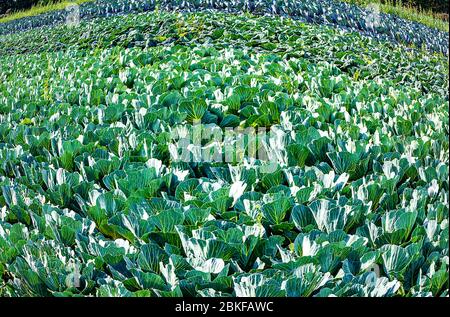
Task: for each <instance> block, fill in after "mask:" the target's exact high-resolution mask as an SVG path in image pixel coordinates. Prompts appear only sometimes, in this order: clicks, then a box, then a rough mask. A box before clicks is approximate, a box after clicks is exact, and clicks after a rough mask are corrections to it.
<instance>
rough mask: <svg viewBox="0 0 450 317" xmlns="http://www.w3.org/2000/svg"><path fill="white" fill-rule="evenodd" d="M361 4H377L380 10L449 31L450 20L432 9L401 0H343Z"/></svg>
mask: <svg viewBox="0 0 450 317" xmlns="http://www.w3.org/2000/svg"><path fill="white" fill-rule="evenodd" d="M341 1H345V2H348V3H352V4H357V5H360V6H369V5H371V4H372V5H373V4H376V5H378V6H379V8H380V11H381V12H383V13H388V14H392V15H396V16H398V17H400V18H402V19H405V20H410V21H414V22H419V23H422V24H424V25H426V26H429V27H433V28H436V29H438V30H441V31H445V32H448V31H449V25H448V21H445V20H444V19H442V16H441V15H439V14H436V13H435V12H432V11H431V10H424V9H420V8H418V7H413V6H411V5H408V4H403V3H402V1H401V0H387V1H386V0H385V1H381V0H341Z"/></svg>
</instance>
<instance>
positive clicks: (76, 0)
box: [0, 0, 94, 23]
mask: <svg viewBox="0 0 450 317" xmlns="http://www.w3.org/2000/svg"><path fill="white" fill-rule="evenodd" d="M91 1H94V0H73V1H62V2H56V3H50V4H46V5H36V6H33V7H32V8H30V9H27V10H23V11H17V12H13V13H11V14H9V15H7V16H5V17H3V18H0V23H5V22H10V21H13V20H18V19H21V18H26V17H31V16H36V15H39V14H42V13H46V12H50V11H57V10H64V9H65V8H66V7H67V6H68V5H71V4H81V3H84V2H91Z"/></svg>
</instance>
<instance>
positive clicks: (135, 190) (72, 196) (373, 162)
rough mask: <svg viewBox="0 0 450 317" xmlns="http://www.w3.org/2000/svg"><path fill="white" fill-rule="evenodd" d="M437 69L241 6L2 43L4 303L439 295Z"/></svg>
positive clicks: (445, 281)
mask: <svg viewBox="0 0 450 317" xmlns="http://www.w3.org/2000/svg"><path fill="white" fill-rule="evenodd" d="M236 30H239V32H236ZM448 69H449V66H448V58H447V57H446V56H444V55H442V54H440V53H431V52H429V51H425V50H421V49H416V48H409V47H406V46H404V45H398V44H394V43H393V42H390V41H384V40H377V39H375V38H372V37H368V36H365V35H362V34H360V33H358V32H349V31H345V30H342V29H340V28H333V27H331V26H324V25H316V24H308V23H304V22H302V21H296V20H292V19H288V18H285V17H283V18H281V17H274V16H270V17H267V16H255V15H252V14H242V13H241V14H229V13H219V12H203V13H187V12H184V13H168V12H162V11H156V12H149V13H141V14H130V15H125V16H114V17H109V18H98V19H91V20H89V21H83V22H82V23H80V24H79V25H77V26H70V27H69V26H54V27H51V28H49V27H44V28H35V29H31V30H28V31H24V32H20V33H14V34H7V35H1V36H0V277H1V278H0V296H99V297H102V296H119V297H125V296H127V297H128V296H130V297H149V296H153V297H154V296H158V297H166V296H196V297H211V296H290V297H310V296H314V297H328V296H360V297H367V296H371V297H380V296H414V297H415V296H435V297H436V296H447V295H448V288H449V274H448V265H449V264H448V249H449V240H448V237H449V222H448V215H449V209H448V199H449V197H448V196H449V181H448V180H449V161H448V160H449V139H448V137H449V98H448V80H449V74H448ZM252 131H258V134H256V133H254V132H252ZM261 131H263V133H261ZM186 140H188V141H189V143H186ZM239 145H240V146H239ZM256 152H257V153H258V155H254V154H255V153H256ZM261 153H262V154H263V155H260V154H261ZM210 154H214V155H215V157H214V159H211V156H210Z"/></svg>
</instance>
